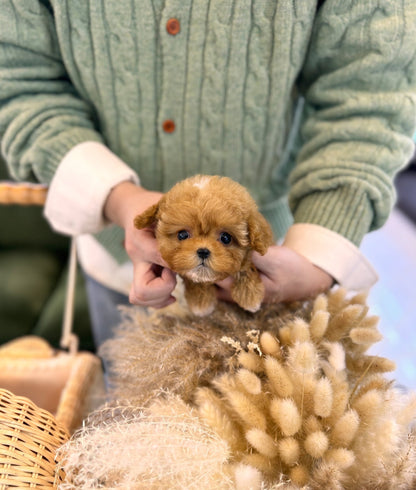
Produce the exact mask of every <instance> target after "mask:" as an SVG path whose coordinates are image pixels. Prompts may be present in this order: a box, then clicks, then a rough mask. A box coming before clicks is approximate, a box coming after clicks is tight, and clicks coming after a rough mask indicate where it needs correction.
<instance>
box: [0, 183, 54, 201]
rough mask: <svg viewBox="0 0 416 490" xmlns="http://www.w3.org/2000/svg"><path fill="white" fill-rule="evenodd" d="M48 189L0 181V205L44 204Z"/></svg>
mask: <svg viewBox="0 0 416 490" xmlns="http://www.w3.org/2000/svg"><path fill="white" fill-rule="evenodd" d="M47 192H48V189H47V187H46V186H44V185H41V184H30V183H27V182H23V183H15V182H8V181H0V204H21V205H33V204H35V205H39V206H42V205H43V204H45V200H46V194H47Z"/></svg>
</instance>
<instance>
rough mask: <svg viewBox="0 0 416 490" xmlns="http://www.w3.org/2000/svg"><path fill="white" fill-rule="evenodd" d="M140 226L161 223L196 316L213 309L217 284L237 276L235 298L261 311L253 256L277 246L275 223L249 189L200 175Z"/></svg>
mask: <svg viewBox="0 0 416 490" xmlns="http://www.w3.org/2000/svg"><path fill="white" fill-rule="evenodd" d="M134 224H135V226H136V228H138V229H143V228H147V227H150V226H153V225H155V234H156V238H157V240H158V243H159V250H160V253H161V255H162V257H163V259H164V260H165V261H166V262H167V264H168V265H169V267H170V268H171V269H172V270H173V271H175V272H177V273H178V274H179V275H180V276H181V277H182V278H183V280H184V285H185V299H186V301H187V303H188V306H189V308H190V310H191V311H192V312H193V313H194V314H196V315H200V316H203V315H207V314H209V313H211V312H212V311H213V309H214V308H215V304H216V301H217V298H216V287H215V285H214V283H215V282H217V281H220V280H222V279H225V278H226V277H228V276H232V277H233V278H234V282H233V286H232V288H231V296H232V298H233V299H234V301H235V302H236V303H237V304H238V305H240V306H241V307H242V308H244V309H245V310H248V311H251V312H255V311H257V310H258V309H259V308H260V305H261V302H262V300H263V297H264V286H263V283H262V282H261V280H260V276H259V274H258V271H257V269H256V268H255V267H254V265H253V264H252V262H251V253H252V251H253V250H254V251H256V252H258V253H259V254H261V255H264V254H265V253H266V251H267V248H268V247H269V246H270V245H272V243H273V235H272V231H271V228H270V225H269V224H268V223H267V221H266V220H265V218H264V217H263V216H262V215H261V214H260V212H259V211H258V209H257V205H256V203H255V202H254V200H253V199H252V197H251V196H250V194H249V193H248V192H247V190H246V189H245V188H244V187H243V186H241V185H240V184H238V183H237V182H234V181H233V180H231V179H229V178H228V177H219V176H206V175H197V176H195V177H191V178H188V179H186V180H183V181H182V182H179V183H178V184H176V185H175V186H174V187H172V189H171V190H170V191H169V192H167V193H166V194H165V195H164V196H163V197H162V199H161V200H160V201H159V202H158V203H157V204H155V205H153V206H151V207H150V208H148V209H147V210H146V211H145V212H144V213H142V214H141V215H138V216H137V217H136V218H135V220H134Z"/></svg>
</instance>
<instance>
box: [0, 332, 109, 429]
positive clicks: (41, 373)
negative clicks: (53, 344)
mask: <svg viewBox="0 0 416 490" xmlns="http://www.w3.org/2000/svg"><path fill="white" fill-rule="evenodd" d="M41 344H44V345H45V349H44V352H43V355H40V350H39V346H40V345H41ZM47 348H49V349H47ZM0 388H2V389H6V390H9V391H11V392H12V393H14V394H15V395H18V396H24V397H27V398H29V399H30V400H31V401H32V402H34V403H35V404H36V405H37V406H39V408H41V409H43V410H47V411H48V412H50V414H51V415H53V416H54V417H55V418H56V420H57V422H58V423H60V424H61V425H62V426H63V427H65V429H66V430H67V431H68V432H69V433H72V432H74V430H76V429H77V428H78V427H79V426H80V425H81V422H82V420H83V418H84V417H85V416H86V415H87V414H88V413H89V412H90V411H91V410H92V408H94V405H96V403H98V402H99V401H100V398H101V395H102V391H103V381H102V368H101V362H100V360H99V359H98V358H97V357H96V356H95V355H93V354H91V353H89V352H76V353H68V352H65V351H61V350H58V351H55V350H53V349H52V348H50V346H49V344H47V342H45V341H44V340H43V339H40V338H38V337H22V338H20V339H17V340H15V341H12V342H9V343H8V344H5V345H4V346H3V347H2V348H0ZM1 423H2V420H1V419H0V425H1Z"/></svg>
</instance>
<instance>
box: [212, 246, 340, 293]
mask: <svg viewBox="0 0 416 490" xmlns="http://www.w3.org/2000/svg"><path fill="white" fill-rule="evenodd" d="M252 261H253V264H254V265H255V266H256V268H257V269H258V271H259V273H260V277H261V280H262V282H263V284H264V287H265V295H264V300H263V302H264V303H281V302H288V301H295V300H303V299H307V298H310V297H314V296H316V295H317V294H319V293H321V292H324V291H326V290H328V289H329V288H330V287H331V286H332V283H333V278H332V277H331V276H330V275H329V274H327V273H326V272H324V271H323V270H322V269H320V268H319V267H316V266H315V265H313V264H312V263H311V262H309V260H308V259H306V258H305V257H303V256H302V255H299V254H298V253H297V252H295V251H293V250H291V249H290V248H288V247H285V246H278V245H272V246H271V247H269V249H268V250H267V252H266V254H265V255H263V256H262V255H260V254H258V253H257V252H253V256H252ZM232 283H233V279H232V278H231V277H228V278H227V279H224V280H223V281H221V282H219V283H218V284H217V286H218V297H219V299H222V300H224V301H232V298H231V294H230V289H231V285H232Z"/></svg>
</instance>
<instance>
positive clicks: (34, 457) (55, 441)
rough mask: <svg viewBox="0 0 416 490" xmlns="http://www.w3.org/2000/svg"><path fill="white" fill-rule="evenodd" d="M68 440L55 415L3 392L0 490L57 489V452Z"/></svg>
mask: <svg viewBox="0 0 416 490" xmlns="http://www.w3.org/2000/svg"><path fill="white" fill-rule="evenodd" d="M68 439H69V433H68V432H67V430H66V429H65V428H64V427H63V426H62V425H61V424H59V423H58V422H57V421H56V419H55V418H54V417H53V415H52V414H50V413H49V412H47V411H46V410H42V409H40V408H38V407H37V406H36V405H35V404H34V403H32V402H31V401H30V400H29V399H28V398H25V397H18V396H15V395H13V394H12V393H10V392H9V391H7V390H0V490H4V489H6V488H37V489H40V488H42V489H46V488H57V485H58V484H59V483H60V482H61V481H62V480H63V474H62V473H59V472H57V470H56V468H57V466H56V461H55V452H56V449H57V448H58V447H60V446H61V445H62V444H63V443H64V442H66V441H67V440H68Z"/></svg>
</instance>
